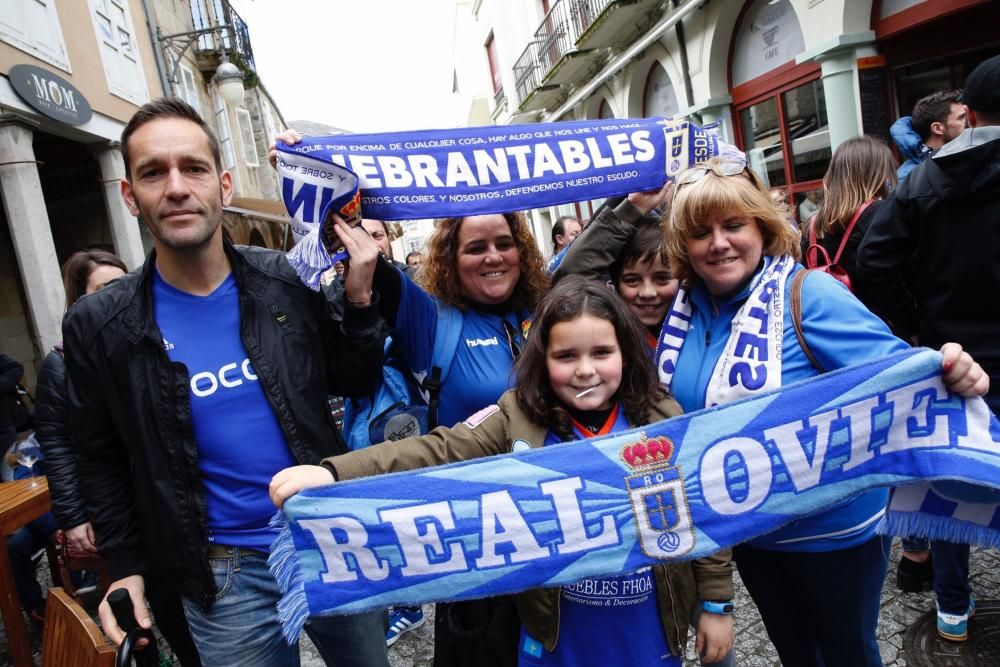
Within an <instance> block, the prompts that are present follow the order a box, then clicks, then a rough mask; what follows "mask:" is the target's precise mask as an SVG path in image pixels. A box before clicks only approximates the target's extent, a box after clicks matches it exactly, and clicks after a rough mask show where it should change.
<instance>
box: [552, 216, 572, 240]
mask: <svg viewBox="0 0 1000 667" xmlns="http://www.w3.org/2000/svg"><path fill="white" fill-rule="evenodd" d="M567 220H572V221H573V222H576V218H574V217H573V216H571V215H564V216H562V217H560V218H559V219H558V220H556V224H554V225H552V245H556V237H557V236H566V221H567Z"/></svg>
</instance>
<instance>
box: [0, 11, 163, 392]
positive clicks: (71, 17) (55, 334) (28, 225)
mask: <svg viewBox="0 0 1000 667" xmlns="http://www.w3.org/2000/svg"><path fill="white" fill-rule="evenodd" d="M160 94H162V89H161V86H160V79H159V77H158V74H157V70H156V58H155V54H154V45H153V42H152V40H151V38H150V34H149V30H148V29H147V28H146V18H145V15H144V13H143V3H142V0H79V1H77V2H69V1H66V2H63V1H60V2H54V1H52V0H5V2H4V10H3V12H2V13H0V198H2V199H3V210H2V213H0V215H2V217H3V222H2V223H0V350H2V351H3V352H4V353H6V354H9V355H10V356H12V357H14V358H16V359H17V360H19V361H20V362H22V363H23V364H24V366H25V379H26V384H27V385H28V386H29V387H32V386H33V385H34V376H35V371H36V369H37V366H38V364H39V363H40V361H41V359H42V358H43V357H44V354H45V353H46V352H47V351H48V350H49V349H51V347H52V346H53V345H55V344H56V343H57V342H58V341H59V340H61V338H62V335H61V333H60V323H61V321H62V314H63V310H64V308H65V296H64V293H63V287H62V278H61V275H60V266H61V263H62V261H63V260H65V258H66V257H67V256H68V255H69V254H71V253H72V252H74V251H75V250H77V249H79V248H81V247H90V246H102V247H104V248H106V249H109V250H113V251H114V252H116V253H117V254H118V255H119V256H121V257H122V259H124V260H125V263H126V264H127V265H128V266H129V267H135V266H137V265H138V264H139V263H141V261H142V258H143V254H144V251H143V241H142V237H141V233H140V230H139V226H138V225H137V224H136V221H135V219H134V218H133V217H132V215H131V214H130V213H129V212H128V209H127V208H126V207H125V205H124V203H123V202H122V200H121V195H120V194H119V181H120V179H121V177H122V176H123V175H124V171H123V167H122V160H121V153H120V152H119V150H118V146H117V141H118V138H119V136H120V135H121V132H122V129H123V128H124V127H125V123H126V122H127V121H128V119H129V118H130V117H131V116H132V114H133V113H135V111H136V109H138V108H139V106H140V105H142V104H143V103H145V102H146V101H147V100H149V99H150V97H152V96H157V95H160Z"/></svg>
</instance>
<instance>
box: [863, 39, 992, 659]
mask: <svg viewBox="0 0 1000 667" xmlns="http://www.w3.org/2000/svg"><path fill="white" fill-rule="evenodd" d="M961 101H962V102H963V103H964V104H965V105H966V106H968V108H969V111H968V120H969V125H970V128H969V129H967V130H965V132H963V133H962V134H961V135H959V136H958V137H957V138H955V139H954V140H952V141H951V142H949V143H948V144H946V145H945V146H944V147H943V148H941V150H939V151H938V152H937V153H935V154H934V156H933V157H932V158H931V159H929V160H924V161H923V162H922V163H921V164H920V166H918V167H917V168H916V169H914V170H913V171H912V172H910V175H909V176H908V177H907V179H906V180H905V181H903V182H902V183H901V184H900V186H899V189H897V190H896V192H895V193H894V194H893V196H892V198H891V199H890V200H889V203H888V205H886V206H884V207H883V210H882V211H880V212H879V215H878V217H877V218H876V219H875V220H874V221H873V222H872V225H871V227H870V228H869V230H868V233H867V234H866V235H865V238H864V240H863V241H862V243H861V247H860V249H859V251H858V264H859V266H860V268H861V269H862V270H863V271H864V272H865V273H866V274H867V275H869V276H870V278H871V280H872V284H873V285H876V286H878V287H879V291H878V292H877V293H876V294H873V295H872V296H873V300H876V301H880V302H881V305H884V306H886V307H889V306H891V305H892V304H894V303H896V304H898V303H900V302H902V303H911V302H912V303H915V304H916V312H915V316H916V326H917V331H916V337H917V340H918V341H919V343H920V344H921V345H925V346H927V347H931V348H935V347H940V346H941V345H942V344H943V343H945V342H947V341H956V342H958V343H961V345H962V346H963V347H964V348H965V349H966V350H967V351H968V352H969V354H971V355H972V356H973V358H975V359H976V361H978V362H979V363H980V364H981V365H982V366H983V368H984V369H985V370H986V372H987V373H988V374H989V376H990V386H991V389H990V393H989V394H988V395H987V396H986V397H985V398H986V402H987V404H989V406H990V408H991V409H992V410H993V412H994V413H996V414H1000V301H998V300H997V299H996V298H995V295H996V294H997V292H998V291H1000V244H998V243H997V239H998V236H1000V56H994V57H993V58H990V59H989V60H986V61H985V62H983V63H981V64H980V65H979V66H978V67H976V69H974V70H973V71H972V73H971V74H969V78H968V79H967V80H966V83H965V89H964V90H963V92H962V99H961ZM909 262H912V267H913V269H914V270H913V271H909V272H904V270H903V269H904V266H906V265H907V264H908V263H909ZM904 274H907V275H909V276H910V278H911V282H909V283H907V284H906V289H908V290H909V291H910V292H911V293H912V299H911V298H910V296H909V295H908V294H907V295H902V294H899V293H898V292H897V291H896V290H895V289H893V288H892V286H894V285H899V284H900V277H901V276H903V275H904ZM932 552H933V561H934V590H935V592H936V593H937V597H938V632H939V634H941V635H942V636H943V637H945V638H947V639H952V640H957V641H961V640H964V639H965V638H966V636H967V625H968V616H969V614H970V613H971V611H973V609H974V604H973V603H972V600H971V591H970V589H969V585H968V570H969V547H968V545H957V544H949V543H944V542H938V543H934V544H933V545H932Z"/></svg>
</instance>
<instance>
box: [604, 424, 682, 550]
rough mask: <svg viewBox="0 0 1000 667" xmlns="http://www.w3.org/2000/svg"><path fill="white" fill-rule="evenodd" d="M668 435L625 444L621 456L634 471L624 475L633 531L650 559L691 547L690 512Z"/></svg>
mask: <svg viewBox="0 0 1000 667" xmlns="http://www.w3.org/2000/svg"><path fill="white" fill-rule="evenodd" d="M673 450H674V445H673V443H672V442H671V441H670V439H669V438H666V437H662V436H661V437H657V438H645V437H643V438H642V439H641V440H640V441H639V442H635V443H632V444H629V445H625V447H623V448H622V452H621V457H622V460H624V461H625V463H627V464H628V465H629V467H631V468H632V469H633V470H634V471H635V474H633V475H630V476H628V477H626V478H625V487H626V489H628V496H629V500H630V501H631V503H632V512H633V514H634V516H635V528H636V533H637V534H638V535H639V544H640V546H641V547H642V552H643V553H644V554H646V555H647V556H649V557H650V558H658V559H676V558H678V557H679V556H682V555H683V554H686V553H687V552H689V551H691V549H693V548H694V533H693V532H692V531H691V511H690V509H689V508H688V504H687V496H686V495H685V494H684V478H683V477H681V473H680V469H678V468H677V467H675V466H672V465H670V458H671V455H672V454H673Z"/></svg>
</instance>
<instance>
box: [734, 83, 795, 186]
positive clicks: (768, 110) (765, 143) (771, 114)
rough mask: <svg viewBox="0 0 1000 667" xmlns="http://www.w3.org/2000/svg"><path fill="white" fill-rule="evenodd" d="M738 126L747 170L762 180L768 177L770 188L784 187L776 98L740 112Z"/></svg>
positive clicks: (785, 181)
mask: <svg viewBox="0 0 1000 667" xmlns="http://www.w3.org/2000/svg"><path fill="white" fill-rule="evenodd" d="M740 123H741V124H742V125H743V141H744V143H745V144H746V151H747V155H748V156H749V158H750V166H751V167H752V168H753V170H754V171H756V172H757V173H758V174H760V175H761V176H764V175H765V174H766V175H767V181H768V185H769V186H770V187H772V188H773V187H777V186H781V185H786V184H787V180H786V179H785V164H784V155H783V154H782V151H781V127H780V125H779V123H778V103H777V98H774V97H771V98H769V99H766V100H764V101H763V102H761V103H760V104H755V105H753V106H752V107H748V108H746V109H743V111H741V112H740Z"/></svg>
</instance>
